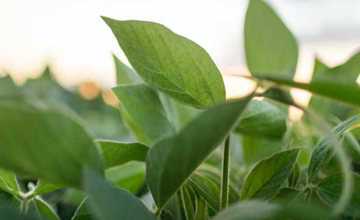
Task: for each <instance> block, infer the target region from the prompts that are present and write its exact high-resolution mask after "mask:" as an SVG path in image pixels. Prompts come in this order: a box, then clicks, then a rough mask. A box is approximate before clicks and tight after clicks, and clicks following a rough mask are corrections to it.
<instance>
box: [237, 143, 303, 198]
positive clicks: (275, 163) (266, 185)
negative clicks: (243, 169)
mask: <svg viewBox="0 0 360 220" xmlns="http://www.w3.org/2000/svg"><path fill="white" fill-rule="evenodd" d="M298 154H299V149H291V150H286V151H282V152H280V153H277V154H274V155H272V156H270V157H268V158H266V159H263V160H261V161H260V162H259V163H258V164H256V165H255V166H254V168H253V169H252V170H251V171H250V173H249V174H248V176H247V177H246V179H245V182H244V185H243V187H242V190H241V197H240V198H241V199H242V200H244V199H250V198H261V199H269V198H271V197H272V196H274V195H275V194H276V193H277V192H278V191H279V189H280V187H281V185H282V184H283V183H284V182H285V181H286V179H287V177H288V176H289V174H290V172H291V170H292V169H293V167H294V165H295V162H296V159H297V156H298Z"/></svg>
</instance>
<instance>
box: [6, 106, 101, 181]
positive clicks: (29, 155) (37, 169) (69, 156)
mask: <svg viewBox="0 0 360 220" xmlns="http://www.w3.org/2000/svg"><path fill="white" fill-rule="evenodd" d="M14 158H16V160H14ZM0 166H2V167H4V168H5V169H8V170H14V171H16V172H17V173H20V174H26V175H30V176H33V177H40V178H43V179H44V180H48V181H51V182H56V183H59V184H65V185H70V186H74V187H80V185H81V170H82V169H83V167H88V168H89V169H92V170H93V171H94V172H97V173H99V174H101V173H103V169H102V159H101V156H100V154H99V151H98V149H97V146H96V145H95V144H94V143H93V141H92V137H91V136H90V135H89V134H88V133H87V132H86V131H85V130H84V128H83V127H81V126H80V124H79V123H77V120H76V119H75V118H74V117H71V116H70V115H68V114H65V111H60V110H55V109H51V108H41V109H40V108H37V107H33V106H31V105H29V104H27V103H25V102H20V101H10V100H7V101H5V100H3V101H1V103H0Z"/></svg>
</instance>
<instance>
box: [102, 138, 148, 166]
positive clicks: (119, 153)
mask: <svg viewBox="0 0 360 220" xmlns="http://www.w3.org/2000/svg"><path fill="white" fill-rule="evenodd" d="M97 142H98V143H99V145H100V147H101V150H102V155H103V159H104V166H105V168H110V167H114V166H119V165H123V164H125V163H128V162H131V161H145V160H146V154H147V152H148V149H149V147H148V146H146V145H144V144H142V143H136V142H135V143H121V142H115V141H106V140H99V141H97Z"/></svg>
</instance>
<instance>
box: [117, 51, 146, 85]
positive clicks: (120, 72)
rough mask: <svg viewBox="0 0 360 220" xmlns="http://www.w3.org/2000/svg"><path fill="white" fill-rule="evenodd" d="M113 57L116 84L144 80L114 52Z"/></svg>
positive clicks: (135, 82) (134, 82)
mask: <svg viewBox="0 0 360 220" xmlns="http://www.w3.org/2000/svg"><path fill="white" fill-rule="evenodd" d="M113 59H114V63H115V69H116V85H126V84H137V83H141V82H142V80H141V79H140V78H139V76H138V74H137V73H136V72H135V71H134V70H132V69H130V68H129V67H128V66H126V65H125V64H124V63H123V62H121V61H120V60H119V58H117V57H116V56H115V55H114V54H113Z"/></svg>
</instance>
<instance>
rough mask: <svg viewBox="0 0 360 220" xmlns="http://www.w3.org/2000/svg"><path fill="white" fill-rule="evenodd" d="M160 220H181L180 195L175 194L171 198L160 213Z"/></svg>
mask: <svg viewBox="0 0 360 220" xmlns="http://www.w3.org/2000/svg"><path fill="white" fill-rule="evenodd" d="M161 219H164V220H166V219H169V220H183V217H182V207H181V201H180V195H179V193H177V194H176V195H175V196H173V197H172V198H171V199H170V200H169V202H168V203H166V205H165V207H164V208H163V210H162V212H161Z"/></svg>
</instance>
